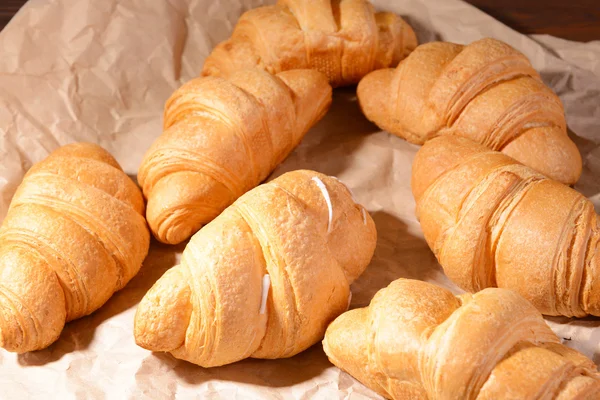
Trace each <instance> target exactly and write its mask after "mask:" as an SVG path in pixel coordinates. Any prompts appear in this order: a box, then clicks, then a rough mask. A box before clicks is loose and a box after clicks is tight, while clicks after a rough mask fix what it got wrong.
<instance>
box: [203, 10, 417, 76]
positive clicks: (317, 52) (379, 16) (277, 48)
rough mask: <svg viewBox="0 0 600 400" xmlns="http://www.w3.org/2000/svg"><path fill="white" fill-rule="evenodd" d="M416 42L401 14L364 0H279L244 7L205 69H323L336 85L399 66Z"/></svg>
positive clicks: (225, 71) (217, 73)
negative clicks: (374, 5)
mask: <svg viewBox="0 0 600 400" xmlns="http://www.w3.org/2000/svg"><path fill="white" fill-rule="evenodd" d="M416 46H417V38H416V36H415V33H414V31H413V30H412V28H411V27H410V26H409V25H408V24H407V23H406V22H404V20H403V19H402V18H400V17H399V16H397V15H396V14H393V13H389V12H379V13H378V12H375V10H374V8H373V6H372V5H371V4H370V3H369V2H368V1H366V0H333V1H332V0H311V1H306V0H279V2H278V3H277V5H273V6H267V7H260V8H256V9H254V10H250V11H247V12H246V13H244V14H243V15H242V16H241V17H240V20H239V22H238V23H237V25H236V27H235V29H234V31H233V34H232V35H231V38H230V39H228V40H226V41H224V42H222V43H220V44H219V45H218V46H217V47H215V49H214V50H213V52H212V53H211V54H210V55H209V56H208V58H207V59H206V61H205V63H204V69H203V70H202V75H205V76H206V75H213V76H223V77H228V76H230V75H231V74H232V73H233V72H235V71H239V70H242V69H247V68H262V69H264V70H266V71H268V72H270V73H272V74H276V73H278V72H281V71H286V70H289V69H296V68H309V69H316V70H319V71H321V72H323V73H325V74H326V75H327V77H328V78H329V81H330V82H331V84H332V86H334V87H336V86H343V85H350V84H355V83H358V81H359V80H360V79H361V78H362V77H363V76H365V75H366V74H367V73H369V72H371V71H373V70H376V69H378V68H387V67H391V66H395V65H396V64H398V62H399V61H400V60H402V59H403V58H404V57H406V56H407V55H408V54H409V53H410V52H411V51H412V50H413V49H414V48H415V47H416Z"/></svg>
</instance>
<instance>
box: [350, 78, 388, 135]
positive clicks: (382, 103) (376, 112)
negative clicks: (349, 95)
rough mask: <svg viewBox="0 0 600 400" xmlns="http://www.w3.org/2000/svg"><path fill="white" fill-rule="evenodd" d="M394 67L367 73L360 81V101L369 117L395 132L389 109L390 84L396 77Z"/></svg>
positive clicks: (362, 108)
mask: <svg viewBox="0 0 600 400" xmlns="http://www.w3.org/2000/svg"><path fill="white" fill-rule="evenodd" d="M394 71H395V69H393V68H384V69H378V70H377V71H373V72H371V73H370V74H367V75H366V76H365V77H364V78H362V79H361V81H360V82H359V83H358V87H357V89H356V93H357V95H358V103H359V105H360V108H361V110H362V111H363V113H364V114H365V116H366V117H367V119H368V120H369V121H371V122H373V123H375V124H377V126H379V127H380V128H382V129H384V130H386V131H389V132H395V131H396V130H394V128H393V123H392V121H391V115H390V112H389V110H388V103H389V98H390V96H388V95H387V94H388V93H389V92H390V85H391V83H392V78H393V77H394Z"/></svg>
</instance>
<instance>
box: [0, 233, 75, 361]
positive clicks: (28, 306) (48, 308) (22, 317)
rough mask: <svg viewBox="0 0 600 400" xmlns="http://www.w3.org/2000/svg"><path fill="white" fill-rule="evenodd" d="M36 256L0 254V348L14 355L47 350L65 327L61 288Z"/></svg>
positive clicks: (18, 251)
mask: <svg viewBox="0 0 600 400" xmlns="http://www.w3.org/2000/svg"><path fill="white" fill-rule="evenodd" d="M36 256H37V253H36V252H35V251H31V250H30V249H26V248H23V247H16V246H15V247H12V246H10V245H5V246H3V247H2V249H1V250H0V346H1V347H3V348H4V349H6V350H8V351H12V352H15V353H25V352H28V351H34V350H40V349H43V348H45V347H48V346H49V345H50V344H52V343H53V342H54V341H56V339H58V337H59V336H60V332H61V331H62V329H63V327H64V325H65V320H66V307H65V298H64V295H63V291H62V287H61V286H60V283H59V281H58V278H57V276H56V274H55V273H54V271H52V270H51V269H50V268H48V266H47V265H46V264H45V263H44V261H43V260H41V259H40V258H39V257H36ZM24 282H27V283H26V284H24Z"/></svg>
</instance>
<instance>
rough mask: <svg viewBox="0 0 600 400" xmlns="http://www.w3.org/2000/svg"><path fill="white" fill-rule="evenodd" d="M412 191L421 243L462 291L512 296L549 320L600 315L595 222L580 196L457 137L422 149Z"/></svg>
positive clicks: (443, 138) (598, 237)
mask: <svg viewBox="0 0 600 400" xmlns="http://www.w3.org/2000/svg"><path fill="white" fill-rule="evenodd" d="M411 186H412V191H413V195H414V197H415V200H416V204H417V208H416V213H417V217H418V219H419V221H420V223H421V227H422V229H423V233H424V236H425V239H426V241H427V243H428V244H429V247H430V248H431V249H432V251H433V253H434V254H435V256H436V257H437V259H438V261H439V263H440V264H441V266H442V267H443V268H444V272H445V273H446V275H448V277H449V278H450V279H451V280H453V281H454V282H455V283H456V284H458V286H460V287H461V288H463V289H465V290H468V291H478V290H481V289H483V288H486V287H495V286H497V287H503V288H508V289H513V290H515V291H517V292H518V293H519V294H520V295H522V296H523V297H525V298H526V299H527V300H529V301H531V302H532V303H533V304H534V305H535V306H536V307H537V309H538V310H540V311H541V312H542V313H543V314H546V315H564V316H569V317H583V316H586V315H588V314H592V315H600V276H599V274H600V268H599V267H600V252H599V251H598V243H599V240H600V226H599V218H598V216H597V214H596V213H595V211H594V206H593V204H592V203H591V202H590V201H589V200H588V199H587V198H586V197H585V196H583V195H582V194H581V193H579V192H577V191H575V190H573V189H571V188H570V187H568V186H565V185H563V184H561V183H559V182H556V181H554V180H552V179H549V178H547V177H545V176H544V175H542V174H540V173H538V172H536V171H534V170H533V169H531V168H529V167H527V166H525V165H522V164H520V163H519V162H518V161H516V160H514V159H512V158H510V157H508V156H507V155H505V154H503V153H500V152H495V151H493V150H490V149H488V148H486V147H484V146H481V145H479V144H476V143H474V142H472V141H470V140H468V139H465V138H461V137H456V136H440V137H438V138H435V139H432V140H430V141H428V142H427V143H425V145H424V146H423V147H422V148H421V149H420V150H419V152H418V153H417V155H416V157H415V159H414V163H413V169H412V179H411Z"/></svg>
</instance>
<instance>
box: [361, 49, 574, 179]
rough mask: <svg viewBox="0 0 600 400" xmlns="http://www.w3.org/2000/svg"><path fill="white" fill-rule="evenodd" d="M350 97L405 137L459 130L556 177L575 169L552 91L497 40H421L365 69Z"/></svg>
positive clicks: (421, 138)
mask: <svg viewBox="0 0 600 400" xmlns="http://www.w3.org/2000/svg"><path fill="white" fill-rule="evenodd" d="M358 100H359V102H360V106H361V108H362V110H363V112H364V113H365V115H366V116H367V118H368V119H369V120H371V121H373V122H374V123H376V124H377V125H378V126H379V127H380V128H381V129H384V130H386V131H388V132H390V133H393V134H394V135H397V136H400V137H401V138H404V139H406V140H408V141H409V142H412V143H416V144H423V143H424V142H425V141H427V140H429V139H431V138H433V137H436V136H440V135H456V136H464V137H467V138H469V139H471V140H474V141H476V142H478V143H480V144H483V145H485V146H487V147H489V148H491V149H493V150H498V151H502V152H503V153H505V154H507V155H509V156H511V157H513V158H515V159H517V160H518V161H520V162H521V163H523V164H525V165H527V166H529V167H531V168H533V169H535V170H537V171H539V172H541V173H543V174H544V175H546V176H548V177H550V178H552V179H555V180H558V181H560V182H563V183H566V184H573V183H575V182H576V181H577V180H578V179H579V176H580V175H581V155H580V154H579V150H577V147H576V146H575V144H574V143H573V142H572V141H571V140H570V139H569V137H568V135H567V129H566V122H565V115H564V110H563V106H562V103H561V102H560V99H559V98H558V97H557V96H556V95H555V94H554V92H552V90H550V89H549V88H548V87H547V86H546V85H544V83H543V82H542V80H541V78H540V76H539V74H538V73H537V72H536V70H535V69H533V67H532V66H531V64H530V63H529V60H528V59H527V58H526V57H525V56H524V55H523V54H521V53H520V52H518V51H517V50H515V49H513V48H512V47H510V46H509V45H507V44H505V43H503V42H500V41H498V40H495V39H490V38H486V39H481V40H478V41H476V42H473V43H471V44H470V45H468V46H461V45H458V44H453V43H442V42H437V43H427V44H424V45H421V46H419V47H418V48H417V49H416V50H415V51H414V52H413V53H412V54H411V55H410V56H409V57H408V58H406V60H404V61H402V62H401V63H400V65H398V68H396V69H395V70H392V69H382V70H379V71H375V72H373V73H371V74H369V75H367V76H366V77H365V78H364V79H363V80H362V81H361V82H360V84H359V85H358Z"/></svg>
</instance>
